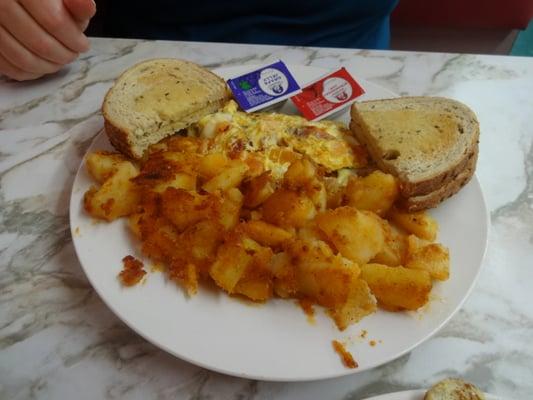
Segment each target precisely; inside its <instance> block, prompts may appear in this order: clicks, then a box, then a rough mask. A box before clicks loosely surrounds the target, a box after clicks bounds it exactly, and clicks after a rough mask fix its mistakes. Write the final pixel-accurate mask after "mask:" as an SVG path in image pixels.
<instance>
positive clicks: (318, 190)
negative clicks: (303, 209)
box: [304, 179, 328, 211]
mask: <svg viewBox="0 0 533 400" xmlns="http://www.w3.org/2000/svg"><path fill="white" fill-rule="evenodd" d="M304 193H305V195H306V196H307V197H309V198H310V199H311V201H312V202H313V204H314V205H315V207H316V209H317V210H318V211H325V210H326V206H327V204H328V194H327V193H326V187H325V186H324V184H323V183H322V182H320V181H319V180H318V179H312V180H310V181H308V182H307V183H306V185H305V187H304Z"/></svg>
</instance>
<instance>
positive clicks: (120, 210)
mask: <svg viewBox="0 0 533 400" xmlns="http://www.w3.org/2000/svg"><path fill="white" fill-rule="evenodd" d="M138 173H139V171H138V170H137V168H136V167H135V165H133V164H132V163H131V162H129V161H126V162H123V163H120V164H118V166H117V170H116V171H115V173H114V174H113V175H111V177H109V178H108V179H107V180H106V181H105V182H104V183H103V184H102V186H101V187H100V188H99V189H96V188H94V187H92V188H91V189H89V191H87V193H85V196H84V199H83V205H84V207H85V210H86V211H87V212H88V213H89V214H90V215H91V216H92V217H95V218H101V219H105V220H107V221H113V220H114V219H116V218H119V217H123V216H126V215H129V214H131V213H133V212H134V211H135V209H136V207H137V204H138V202H139V193H138V188H137V186H136V185H135V184H134V183H133V182H131V179H132V178H134V177H135V176H137V174H138Z"/></svg>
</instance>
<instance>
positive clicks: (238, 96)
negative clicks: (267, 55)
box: [228, 61, 301, 112]
mask: <svg viewBox="0 0 533 400" xmlns="http://www.w3.org/2000/svg"><path fill="white" fill-rule="evenodd" d="M228 86H229V88H230V89H231V91H232V92H233V96H234V97H235V100H237V103H239V105H240V106H241V108H242V109H243V110H244V111H247V112H252V111H257V110H260V109H262V108H266V107H269V106H271V105H273V104H275V103H278V102H281V101H283V100H285V99H287V98H289V97H291V96H293V95H295V94H296V93H300V92H301V89H300V86H299V85H298V83H297V82H296V79H294V76H292V74H291V72H290V71H289V69H288V68H287V66H286V65H285V63H284V62H283V61H278V62H275V63H274V64H270V65H267V66H265V67H261V68H259V69H256V70H254V71H251V72H248V73H247V74H244V75H241V76H238V77H236V78H232V79H229V80H228Z"/></svg>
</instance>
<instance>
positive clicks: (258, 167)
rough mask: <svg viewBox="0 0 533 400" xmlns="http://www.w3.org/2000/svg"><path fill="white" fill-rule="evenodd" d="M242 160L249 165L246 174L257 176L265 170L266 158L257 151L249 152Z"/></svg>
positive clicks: (250, 176) (252, 176) (251, 176)
mask: <svg viewBox="0 0 533 400" xmlns="http://www.w3.org/2000/svg"><path fill="white" fill-rule="evenodd" d="M242 160H243V161H244V162H245V163H246V165H247V166H248V171H247V172H246V176H247V177H249V178H255V177H257V176H259V175H261V174H263V173H264V172H265V165H264V158H263V157H262V156H258V155H256V154H255V153H248V154H247V155H246V156H245V157H244V158H242Z"/></svg>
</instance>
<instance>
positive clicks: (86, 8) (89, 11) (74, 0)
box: [63, 0, 96, 30]
mask: <svg viewBox="0 0 533 400" xmlns="http://www.w3.org/2000/svg"><path fill="white" fill-rule="evenodd" d="M63 4H64V5H65V7H66V8H67V10H68V11H69V12H70V14H71V15H72V17H74V20H76V22H77V23H78V26H84V28H83V29H82V30H85V28H87V25H88V24H89V20H90V19H91V18H92V17H94V14H96V4H95V2H94V1H93V0H63Z"/></svg>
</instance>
